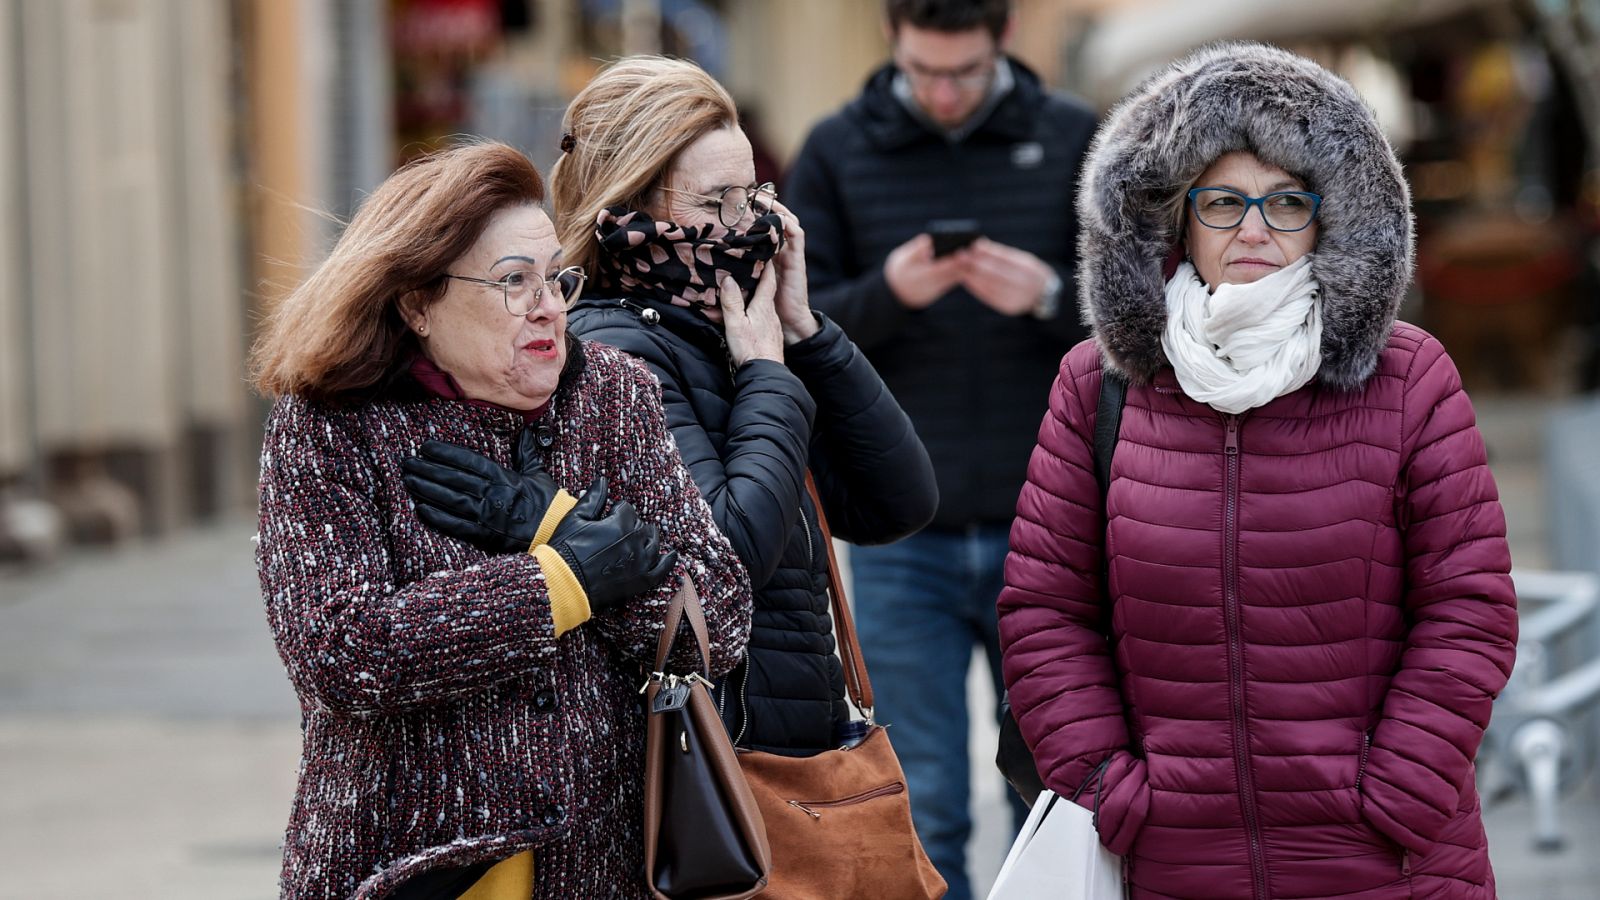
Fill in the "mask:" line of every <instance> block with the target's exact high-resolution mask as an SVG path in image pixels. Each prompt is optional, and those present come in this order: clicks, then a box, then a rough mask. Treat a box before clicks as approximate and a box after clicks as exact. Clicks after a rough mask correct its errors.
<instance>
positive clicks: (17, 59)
mask: <svg viewBox="0 0 1600 900" xmlns="http://www.w3.org/2000/svg"><path fill="white" fill-rule="evenodd" d="M1017 10H1018V20H1019V21H1018V28H1017V29H1016V32H1015V36H1014V41H1013V48H1014V50H1015V52H1016V53H1017V54H1018V55H1019V56H1020V57H1021V58H1022V59H1023V60H1024V61H1026V62H1027V63H1028V64H1029V65H1031V66H1033V67H1034V68H1035V69H1037V70H1038V71H1039V72H1040V73H1041V74H1042V75H1043V76H1044V77H1045V79H1046V80H1047V81H1049V82H1051V83H1053V84H1057V85H1060V86H1063V87H1066V88H1068V89H1070V90H1074V91H1076V92H1078V93H1081V94H1083V95H1084V96H1087V97H1089V98H1090V99H1091V100H1093V101H1095V102H1097V103H1099V104H1101V105H1102V106H1104V105H1106V104H1109V103H1110V102H1111V101H1112V100H1114V99H1115V98H1116V97H1117V96H1119V95H1120V94H1121V93H1123V92H1124V91H1126V90H1127V89H1128V88H1129V87H1131V86H1132V84H1133V83H1135V82H1136V81H1137V80H1138V78H1140V77H1141V76H1142V75H1143V74H1145V73H1146V72H1148V71H1150V70H1151V69H1153V68H1154V67H1156V66H1158V65H1160V64H1162V63H1164V62H1166V61H1167V60H1169V59H1172V58H1174V57H1176V56H1178V55H1180V54H1182V53H1183V52H1185V51H1186V50H1187V49H1189V48H1190V47H1193V46H1195V45H1197V44H1200V43H1204V42H1206V41H1208V40H1213V39H1220V38H1226V37H1243V38H1259V39H1265V40H1271V41H1276V42H1279V43H1282V44H1285V45H1287V46H1290V47H1292V48H1294V49H1296V50H1299V51H1301V52H1305V53H1308V54H1310V55H1312V56H1315V57H1316V58H1318V59H1320V60H1322V61H1324V62H1326V63H1328V64H1330V65H1333V66H1334V67H1336V68H1338V69H1339V70H1340V71H1343V72H1344V73H1346V74H1347V75H1348V76H1349V77H1350V78H1351V79H1352V80H1353V81H1355V82H1356V83H1357V85H1358V87H1359V88H1360V89H1361V90H1362V91H1363V93H1364V94H1365V95H1366V96H1367V97H1368V98H1369V99H1370V100H1371V101H1372V102H1373V103H1374V105H1375V106H1376V107H1377V108H1378V109H1379V111H1380V115H1381V116H1382V118H1383V120H1384V121H1385V123H1386V125H1387V127H1388V128H1389V129H1390V134H1391V136H1392V138H1393V139H1394V141H1395V142H1396V145H1397V146H1398V147H1399V148H1400V149H1401V151H1402V155H1403V157H1404V158H1405V160H1406V161H1407V164H1408V174H1409V175H1410V177H1411V179H1412V183H1413V186H1414V188H1415V191H1416V198H1417V210H1418V218H1419V231H1418V233H1419V253H1418V259H1419V281H1418V283H1419V287H1420V289H1419V291H1418V293H1417V299H1416V305H1415V307H1414V308H1412V309H1408V310H1407V313H1406V314H1407V315H1408V316H1410V317H1413V318H1417V319H1420V320H1421V321H1422V322H1423V323H1425V324H1426V325H1428V326H1429V327H1431V328H1433V329H1435V330H1436V331H1437V332H1438V333H1440V334H1441V336H1443V337H1445V339H1446V340H1447V341H1448V342H1449V343H1450V345H1451V347H1452V349H1453V350H1455V351H1456V356H1457V358H1458V359H1460V360H1461V362H1462V366H1463V369H1464V370H1465V371H1466V374H1467V377H1468V378H1469V380H1471V381H1472V382H1474V383H1475V386H1476V385H1483V384H1489V385H1500V386H1504V387H1508V388H1513V389H1547V390H1557V389H1560V388H1563V387H1572V386H1583V387H1587V388H1591V389H1592V388H1594V387H1595V384H1594V381H1595V379H1596V377H1597V372H1600V364H1597V361H1596V349H1595V348H1596V347H1600V339H1597V338H1596V337H1595V335H1596V334H1597V333H1600V312H1597V307H1600V301H1597V295H1600V286H1597V285H1596V283H1595V279H1596V274H1595V273H1596V269H1597V265H1600V261H1597V259H1596V257H1597V256H1600V250H1597V249H1596V248H1597V247H1600V238H1597V232H1600V225H1597V220H1600V213H1597V209H1600V174H1597V172H1600V37H1597V35H1600V2H1597V0H1423V2H1415V3H1396V2H1393V0H1347V2H1344V3H1340V4H1331V5H1330V4H1324V3H1318V2H1315V0H1293V2H1283V0H1017ZM880 11H881V6H880V4H879V3H878V2H877V0H805V2H784V0H0V124H3V125H4V126H5V133H6V134H7V135H9V137H8V138H7V139H5V140H3V141H0V560H4V559H6V558H10V557H15V556H17V555H19V554H22V553H25V552H37V548H38V547H42V546H45V545H48V544H50V543H51V542H52V541H54V542H57V543H59V541H60V539H61V538H62V537H63V536H65V537H67V538H70V539H74V540H81V541H93V540H112V539H117V538H121V537H126V536H129V535H133V534H141V533H142V534H155V533H161V532H163V531H166V530H169V529H171V528H173V527H175V526H179V525H183V524H186V523H192V522H195V521H199V520H204V519H205V518H206V517H208V516H210V515H213V514H216V513H219V512H223V511H230V510H240V509H248V508H249V507H250V505H251V503H252V501H253V492H254V476H255V448H256V446H257V445H258V441H259V427H260V426H259V423H260V421H261V418H262V414H263V412H264V409H265V407H264V404H263V403H262V402H261V401H260V400H259V399H257V398H255V397H254V396H253V395H252V394H251V392H250V391H249V388H248V384H247V381H246V373H245V371H244V365H245V363H244V359H245V353H246V350H247V348H248V346H249V342H250V338H251V335H252V331H253V328H254V323H255V322H256V321H258V320H259V318H260V316H261V315H262V314H263V312H264V311H265V310H266V309H269V308H270V307H271V305H272V304H273V303H274V302H275V301H276V299H277V298H278V297H281V296H282V295H283V294H284V292H286V291H287V290H288V289H289V288H290V287H291V286H292V285H294V284H295V283H296V282H297V281H298V280H299V279H300V278H301V277H302V276H303V274H304V272H305V270H306V268H307V267H308V266H309V265H310V264H311V263H313V262H314V261H315V260H317V259H318V258H319V257H320V256H321V255H322V254H323V253H324V252H325V251H326V249H327V247H328V246H329V243H330V242H331V240H332V239H333V236H334V235H335V234H337V231H338V229H339V227H340V224H339V223H340V222H341V221H342V220H343V219H345V218H347V217H348V216H349V215H350V214H351V212H352V211H353V210H354V209H355V208H356V206H357V204H358V203H359V201H360V198H361V197H362V195H363V193H364V192H365V191H368V190H370V189H371V188H372V187H373V186H375V185H376V184H377V183H378V182H379V181H380V180H381V179H382V178H383V177H384V176H385V175H386V174H387V173H388V172H390V171H392V169H393V168H394V167H395V166H396V165H398V164H400V163H402V162H404V161H405V160H407V159H409V158H411V157H412V156H414V155H415V154H417V153H418V152H422V151H424V150H426V149H428V148H431V147H436V146H440V145H441V144H443V143H446V142H449V141H451V140H453V139H455V138H456V137H457V136H460V135H483V136H487V137H492V138H498V139H501V140H505V141H508V142H510V143H512V144H513V145H515V146H518V147H521V148H523V149H524V150H526V151H527V152H528V153H529V155H530V156H531V157H532V158H533V159H534V161H535V162H536V163H537V164H538V165H539V167H540V168H541V169H542V170H548V168H549V166H550V165H551V164H552V163H553V162H554V161H555V158H556V156H557V154H558V153H559V150H558V146H559V138H560V119H561V113H562V110H563V108H564V107H565V104H566V102H567V100H568V98H570V97H571V96H572V94H573V93H574V92H576V91H577V90H578V89H579V88H580V87H581V86H582V85H583V84H584V83H585V82H586V81H587V80H588V79H589V78H590V77H591V76H592V75H593V73H594V72H595V71H596V69H598V68H599V66H600V65H602V64H603V62H604V61H605V60H607V59H611V58H614V57H616V56H618V55H621V54H624V53H632V52H662V53H669V54H674V55H680V56H686V57H689V58H693V59H695V60H697V61H698V62H700V63H701V64H702V65H704V66H705V67H706V68H707V69H708V70H710V71H711V72H712V73H713V74H714V75H716V76H717V77H718V78H720V79H721V80H722V81H723V82H724V83H725V84H726V85H727V86H728V87H729V89H730V91H731V92H732V93H733V94H734V96H735V98H736V99H737V100H738V101H739V103H740V105H741V107H742V108H743V109H744V111H745V113H746V125H747V130H749V131H750V133H751V138H752V142H753V143H754V145H755V148H756V153H757V162H758V174H759V175H760V176H761V177H762V178H763V179H768V178H770V179H774V180H776V179H777V178H778V177H779V176H780V173H781V169H782V166H783V164H784V163H785V162H786V161H787V160H788V159H789V158H791V157H792V156H793V154H794V152H795V151H796V150H797V149H798V146H799V144H800V141H801V140H803V138H804V136H805V134H806V132H807V131H808V130H809V128H810V127H811V125H812V124H813V123H814V122H815V121H816V120H817V119H819V118H820V117H821V116H823V115H825V114H826V113H828V112H830V111H831V110H833V109H835V108H836V107H837V106H838V105H840V104H841V103H843V102H845V101H846V100H848V99H849V98H850V97H852V96H853V95H854V94H855V93H856V91H857V90H858V89H859V87H860V85H861V83H862V81H863V80H864V79H865V77H866V75H867V74H868V73H869V72H870V71H871V70H872V69H873V68H874V67H876V66H878V65H880V64H881V63H882V62H883V61H884V59H885V58H886V57H887V49H888V48H887V45H886V42H885V39H884V36H883V34H882V30H881V22H880V14H881V12H880Z"/></svg>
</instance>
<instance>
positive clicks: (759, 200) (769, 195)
mask: <svg viewBox="0 0 1600 900" xmlns="http://www.w3.org/2000/svg"><path fill="white" fill-rule="evenodd" d="M777 199H778V191H777V189H776V188H774V187H773V186H772V182H770V181H769V182H767V183H766V184H763V185H762V186H760V187H758V188H756V195H755V197H754V198H753V199H752V200H751V201H750V208H751V209H753V210H755V214H756V218H758V219H759V218H761V217H762V216H764V215H766V214H767V213H770V212H772V204H773V203H774V202H776V201H777Z"/></svg>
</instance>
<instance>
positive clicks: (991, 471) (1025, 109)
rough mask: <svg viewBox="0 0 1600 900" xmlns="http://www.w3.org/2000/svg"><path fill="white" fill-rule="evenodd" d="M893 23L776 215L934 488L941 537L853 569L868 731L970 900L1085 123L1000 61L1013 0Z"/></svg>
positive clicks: (926, 840)
mask: <svg viewBox="0 0 1600 900" xmlns="http://www.w3.org/2000/svg"><path fill="white" fill-rule="evenodd" d="M884 12H885V24H884V27H885V29H886V33H887V36H888V38H889V40H890V42H891V45H892V47H893V52H894V58H893V61H892V62H890V63H889V64H887V65H885V66H883V67H882V68H881V69H879V70H878V71H877V72H875V73H874V74H873V75H872V76H871V77H870V78H869V80H868V82H867V84H866V86H865V87H864V88H863V90H862V92H861V94H860V95H859V96H857V97H856V98H855V99H854V100H852V101H851V102H850V103H848V104H846V105H845V107H844V108H843V109H842V110H840V111H839V112H838V113H835V114H834V115H832V116H830V117H829V118H827V119H825V120H823V121H822V122H821V123H819V124H818V125H817V126H816V127H815V128H814V129H813V130H812V132H811V135H810V137H809V138H808V139H807V141H806V143H805V146H804V148H803V149H802V150H801V151H800V154H799V156H798V158H797V159H796V160H795V162H794V166H793V168H792V170H791V172H790V175H789V178H788V180H787V182H786V183H785V185H784V190H783V197H784V201H785V202H786V203H787V204H788V205H789V207H790V208H791V209H792V210H793V211H794V212H795V214H796V215H797V216H798V217H799V219H800V221H802V222H804V223H805V226H806V242H807V244H806V262H807V273H808V277H809V280H810V286H811V305H812V307H813V308H815V309H818V310H820V311H822V312H823V313H825V314H826V315H828V316H829V317H830V318H832V319H834V320H835V321H837V322H838V323H839V324H840V325H841V326H843V328H844V330H845V331H846V332H847V333H848V334H849V335H850V337H851V338H852V339H854V340H855V342H856V344H857V345H858V346H860V347H861V349H862V351H863V352H865V353H866V354H867V356H868V358H869V359H870V360H871V362H872V363H873V365H874V366H876V367H877V369H878V372H879V373H880V374H881V375H882V376H883V379H884V381H885V382H886V383H887V384H888V386H889V388H890V389H891V390H892V391H893V392H894V395H895V397H896V398H897V399H898V400H899V401H900V403H901V405H902V406H903V407H904V408H905V410H906V412H907V413H908V414H909V415H910V416H911V420H912V422H913V423H914V424H915V425H916V426H917V431H918V433H919V435H920V436H921V437H922V440H923V443H924V444H925V445H926V446H927V448H928V452H929V455H930V456H931V457H932V458H933V464H934V469H935V472H936V474H937V476H938V481H939V492H940V504H939V512H938V515H937V516H936V517H935V519H934V523H933V524H932V525H931V526H929V527H928V528H927V529H926V530H924V531H923V532H922V533H920V534H918V535H916V536H914V537H911V538H907V539H905V540H903V541H900V542H898V543H896V544H892V545H889V546H886V547H861V548H857V549H855V550H854V551H853V552H852V554H851V559H852V568H853V571H854V577H855V584H856V590H855V592H854V596H855V598H856V601H857V624H858V626H859V632H860V638H861V643H862V647H863V650H864V652H865V654H866V657H867V659H868V660H870V664H871V666H872V681H873V686H874V688H875V689H876V694H877V718H878V720H879V721H880V722H886V723H892V724H893V725H894V726H895V727H894V731H893V735H894V744H895V749H896V751H897V752H898V753H899V755H900V757H901V762H902V764H903V765H904V766H905V770H906V776H907V781H908V785H909V789H910V792H911V805H912V812H913V815H914V816H915V817H916V823H917V830H918V832H919V834H920V835H921V837H922V842H923V845H924V846H925V847H926V848H927V850H928V854H929V856H930V857H932V859H933V861H934V864H935V865H936V866H938V868H939V871H940V874H942V875H943V876H944V877H945V879H946V880H947V881H948V882H949V883H950V894H949V897H950V898H951V900H963V898H965V897H968V896H970V891H971V888H970V884H969V881H968V879H967V875H966V872H965V861H966V851H965V846H966V841H967V838H968V836H969V834H970V832H971V820H970V816H969V813H968V778H969V771H968V753H967V709H966V674H967V669H968V665H969V663H970V661H971V658H972V653H973V648H974V647H980V648H982V649H983V651H984V653H985V655H986V657H987V661H988V664H989V671H990V675H991V676H992V678H993V681H994V683H995V685H996V687H997V688H998V687H999V685H1000V651H999V646H998V643H997V639H996V635H995V606H994V604H995V599H996V597H997V596H998V594H999V591H1000V586H1001V582H1002V577H1001V576H1002V568H1003V565H1004V562H1005V556H1006V552H1007V549H1008V535H1009V529H1010V524H1011V519H1012V517H1013V515H1014V514H1015V509H1016V501H1017V494H1018V491H1019V490H1020V489H1021V487H1022V483H1023V480H1024V476H1025V474H1026V469H1027V464H1028V457H1029V455H1030V453H1031V452H1032V448H1033V444H1034V439H1035V437H1036V436H1037V434H1038V430H1039V422H1040V419H1041V417H1042V416H1043V415H1044V413H1045V407H1046V397H1047V393H1048V391H1049V387H1050V384H1051V382H1052V380H1053V379H1054V377H1055V374H1056V369H1057V366H1058V365H1059V363H1060V360H1061V356H1062V354H1064V353H1065V352H1066V351H1067V350H1068V349H1070V348H1071V347H1072V345H1073V344H1075V343H1077V342H1078V341H1080V340H1082V339H1083V338H1085V337H1087V332H1086V330H1085V329H1084V328H1083V326H1082V324H1081V323H1080V321H1079V318H1078V314H1077V308H1076V303H1075V302H1074V294H1075V291H1074V282H1075V278H1074V269H1073V261H1074V257H1075V244H1076V240H1077V223H1076V220H1075V217H1074V212H1073V209H1074V207H1073V199H1074V195H1075V194H1076V190H1077V181H1076V176H1077V171H1078V168H1079V162H1080V160H1081V158H1082V156H1083V154H1084V152H1085V150H1086V149H1087V147H1088V143H1089V139H1090V137H1091V136H1092V134H1093V131H1094V127H1095V124H1096V123H1095V116H1094V114H1093V113H1092V112H1091V111H1090V110H1089V109H1088V108H1087V107H1086V106H1085V105H1084V104H1082V103H1081V102H1078V101H1076V100H1071V99H1066V98H1062V97H1059V96H1054V95H1052V94H1050V93H1049V92H1047V91H1046V90H1045V88H1044V87H1043V86H1042V85H1041V83H1040V81H1039V78H1038V76H1036V75H1034V73H1033V72H1031V71H1029V70H1028V69H1027V67H1025V66H1023V65H1022V64H1021V63H1020V62H1018V61H1017V60H1015V59H1013V58H1011V57H1009V56H1007V55H1006V53H1005V47H1006V44H1007V39H1008V38H1009V36H1010V34H1011V29H1012V27H1013V18H1012V8H1011V2H1010V0H885V2H884ZM994 777H996V778H999V775H998V774H996V775H995V776H994ZM1009 793H1010V792H1009V790H1008V791H1007V794H1008V795H1009ZM1019 808H1020V807H1019ZM1019 822H1020V818H1019Z"/></svg>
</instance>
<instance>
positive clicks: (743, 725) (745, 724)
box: [717, 650, 750, 747]
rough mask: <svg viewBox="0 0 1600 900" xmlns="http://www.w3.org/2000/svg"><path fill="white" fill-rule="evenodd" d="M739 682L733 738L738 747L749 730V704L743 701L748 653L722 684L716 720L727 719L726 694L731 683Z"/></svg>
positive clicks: (747, 675) (746, 652)
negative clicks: (736, 725) (736, 720)
mask: <svg viewBox="0 0 1600 900" xmlns="http://www.w3.org/2000/svg"><path fill="white" fill-rule="evenodd" d="M735 680H737V681H738V682H739V731H738V733H736V734H735V735H734V736H733V745H734V746H735V747H738V746H739V745H740V744H741V743H743V742H744V733H745V732H746V731H747V730H749V728H750V704H749V702H748V701H747V700H746V699H745V692H746V690H747V689H748V688H749V686H750V653H749V651H748V650H747V651H745V657H744V659H741V660H739V665H738V666H736V667H735V668H734V670H733V674H732V676H731V677H730V678H729V679H728V680H726V681H724V682H723V683H722V690H721V691H720V692H718V696H717V718H719V719H722V720H723V721H727V719H728V693H729V692H730V691H732V690H733V681H735Z"/></svg>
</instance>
